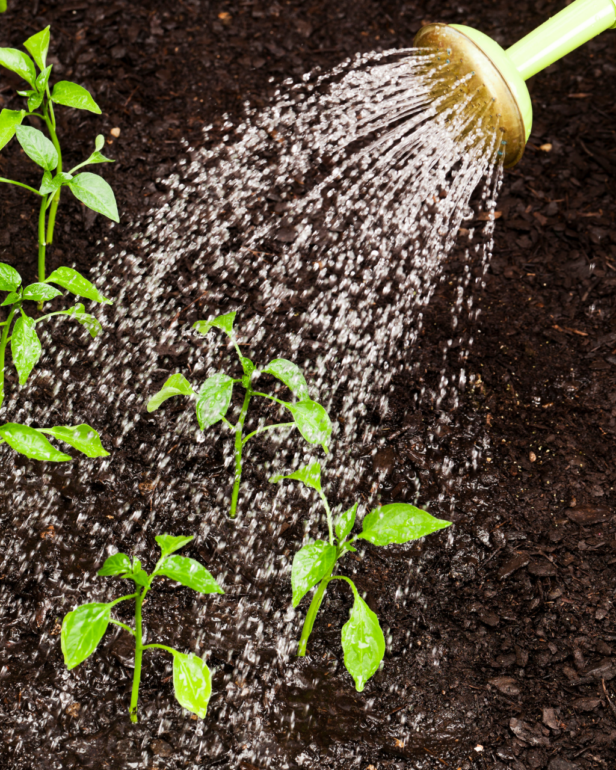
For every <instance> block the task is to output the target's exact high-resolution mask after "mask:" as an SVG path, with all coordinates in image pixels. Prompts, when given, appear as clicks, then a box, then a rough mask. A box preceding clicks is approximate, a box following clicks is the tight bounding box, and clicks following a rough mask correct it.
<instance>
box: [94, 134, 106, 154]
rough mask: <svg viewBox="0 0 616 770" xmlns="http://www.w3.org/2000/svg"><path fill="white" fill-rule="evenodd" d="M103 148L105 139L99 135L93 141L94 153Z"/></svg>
mask: <svg viewBox="0 0 616 770" xmlns="http://www.w3.org/2000/svg"><path fill="white" fill-rule="evenodd" d="M104 146H105V137H104V136H103V135H102V134H99V135H98V136H97V137H96V139H95V140H94V151H95V152H100V150H102V149H103V147H104Z"/></svg>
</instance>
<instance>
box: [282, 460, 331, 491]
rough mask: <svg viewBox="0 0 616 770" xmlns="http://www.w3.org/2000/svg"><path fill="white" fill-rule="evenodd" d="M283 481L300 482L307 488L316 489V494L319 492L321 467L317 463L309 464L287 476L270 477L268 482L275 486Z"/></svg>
mask: <svg viewBox="0 0 616 770" xmlns="http://www.w3.org/2000/svg"><path fill="white" fill-rule="evenodd" d="M283 479H289V480H290V481H302V482H303V483H304V484H305V485H306V486H307V487H312V488H313V489H316V490H317V492H320V491H321V466H320V465H319V463H311V464H310V465H305V466H304V467H303V468H300V469H299V470H297V471H295V472H294V473H291V474H289V475H288V476H272V478H271V479H270V482H271V483H272V484H277V483H278V482H279V481H282V480H283Z"/></svg>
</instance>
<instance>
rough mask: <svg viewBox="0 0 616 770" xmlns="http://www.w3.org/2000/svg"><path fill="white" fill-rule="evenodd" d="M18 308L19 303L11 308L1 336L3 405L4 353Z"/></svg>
mask: <svg viewBox="0 0 616 770" xmlns="http://www.w3.org/2000/svg"><path fill="white" fill-rule="evenodd" d="M18 308H19V306H18V305H17V306H15V305H14V306H13V307H12V308H11V312H10V313H9V317H8V318H7V320H6V321H5V323H4V329H2V337H0V406H2V402H3V401H4V354H5V352H6V343H7V342H8V339H9V329H10V328H11V323H12V321H13V318H14V316H15V313H16V312H17V310H18Z"/></svg>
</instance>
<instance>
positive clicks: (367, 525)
mask: <svg viewBox="0 0 616 770" xmlns="http://www.w3.org/2000/svg"><path fill="white" fill-rule="evenodd" d="M450 526H451V522H450V521H445V520H444V519H437V518H435V517H434V516H431V515H430V514H429V513H427V511H422V510H421V509H420V508H415V506H414V505H408V504H407V503H392V504H391V505H384V506H383V507H382V508H376V509H375V510H374V511H372V512H371V513H369V514H368V515H367V516H366V518H365V519H364V521H363V531H362V533H361V534H360V535H358V537H359V538H361V539H362V540H367V541H368V542H369V543H373V544H374V545H390V543H408V542H409V541H410V540H419V538H420V537H425V536H426V535H429V534H431V533H432V532H437V531H438V530H439V529H444V528H445V527H450Z"/></svg>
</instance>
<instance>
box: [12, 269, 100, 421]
mask: <svg viewBox="0 0 616 770" xmlns="http://www.w3.org/2000/svg"><path fill="white" fill-rule="evenodd" d="M51 284H57V285H58V286H61V287H62V288H63V289H67V290H68V291H69V292H70V293H71V294H74V295H75V296H77V297H84V298H85V299H90V300H93V301H94V302H100V303H104V304H111V300H109V299H107V298H106V297H104V296H103V295H102V294H101V293H100V292H99V291H98V289H97V288H96V287H95V286H94V285H93V284H91V283H90V281H88V280H87V279H86V278H84V277H83V276H82V275H80V274H79V273H78V272H77V271H76V270H73V269H72V268H71V267H59V268H58V269H57V270H54V271H53V273H52V274H51V275H50V276H49V277H48V278H47V280H45V281H43V282H41V283H32V284H30V286H26V287H25V288H24V287H22V281H21V276H20V275H19V273H18V272H17V270H15V268H14V267H11V265H7V264H4V263H3V262H0V292H4V291H6V292H8V295H7V296H6V297H5V299H4V301H3V302H2V303H1V304H0V307H7V308H9V311H8V316H7V319H6V321H3V322H0V328H2V334H1V335H0V407H1V406H2V403H3V401H4V371H5V366H4V365H5V360H4V359H5V353H6V347H7V345H8V343H9V342H10V343H11V354H12V357H13V363H14V364H15V368H16V369H17V374H18V376H19V384H20V385H25V384H26V381H27V379H28V377H29V376H30V372H31V371H32V369H33V368H34V367H35V366H36V364H37V362H38V360H39V358H40V357H41V352H42V347H41V342H40V340H39V338H38V335H37V333H36V326H37V325H38V324H40V323H42V322H43V321H46V320H47V319H48V318H52V317H53V316H68V317H69V318H72V319H73V320H75V321H77V322H78V323H80V324H81V325H82V326H85V328H86V329H87V330H88V331H89V332H90V335H91V336H92V337H96V335H97V334H98V333H99V332H100V331H101V330H102V327H101V325H100V323H99V321H98V320H97V319H96V318H95V317H94V316H93V315H90V314H89V313H86V311H85V307H84V305H83V304H82V303H78V304H77V305H74V306H73V307H72V308H70V309H69V310H57V311H55V312H53V313H47V315H43V316H41V317H40V318H36V319H35V318H32V317H31V316H30V315H28V314H27V313H26V311H25V309H24V303H25V302H42V301H45V302H47V301H49V300H52V299H54V298H55V297H59V296H61V295H62V292H61V291H60V290H59V289H57V288H56V286H52V285H51Z"/></svg>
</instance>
